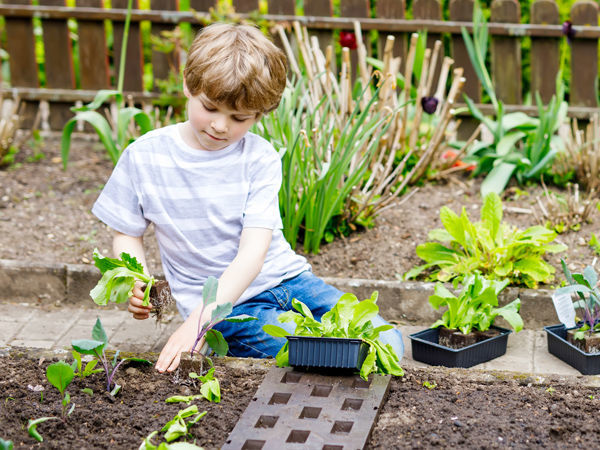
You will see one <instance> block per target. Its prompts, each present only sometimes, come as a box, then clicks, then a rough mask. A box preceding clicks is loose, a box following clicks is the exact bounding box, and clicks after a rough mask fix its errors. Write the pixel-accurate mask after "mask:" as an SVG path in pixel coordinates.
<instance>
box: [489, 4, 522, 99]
mask: <svg viewBox="0 0 600 450" xmlns="http://www.w3.org/2000/svg"><path fill="white" fill-rule="evenodd" d="M491 10H492V13H491V18H490V21H491V22H503V23H519V20H520V18H521V6H520V5H519V2H518V1H517V0H494V1H493V2H492V7H491ZM492 80H493V81H494V86H495V88H496V96H497V97H498V99H500V100H502V101H503V102H504V103H510V104H519V105H520V104H521V103H522V97H521V41H520V38H515V37H504V36H501V37H494V39H493V40H492Z"/></svg>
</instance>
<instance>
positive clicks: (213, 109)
mask: <svg viewBox="0 0 600 450" xmlns="http://www.w3.org/2000/svg"><path fill="white" fill-rule="evenodd" d="M202 106H203V107H204V109H205V110H207V111H209V112H213V111H216V110H217V108H213V107H212V106H208V105H207V104H205V103H202Z"/></svg>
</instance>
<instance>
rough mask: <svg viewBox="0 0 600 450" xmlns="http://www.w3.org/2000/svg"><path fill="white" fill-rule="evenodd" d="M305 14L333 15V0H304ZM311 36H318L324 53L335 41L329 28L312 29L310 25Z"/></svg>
mask: <svg viewBox="0 0 600 450" xmlns="http://www.w3.org/2000/svg"><path fill="white" fill-rule="evenodd" d="M304 15H305V16H325V17H331V16H333V5H332V4H331V0H304ZM308 32H309V35H310V36H316V37H317V39H319V46H320V47H321V50H322V51H323V53H325V49H326V48H327V46H328V45H331V44H332V42H333V38H332V33H331V31H327V30H311V29H310V27H308Z"/></svg>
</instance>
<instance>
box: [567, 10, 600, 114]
mask: <svg viewBox="0 0 600 450" xmlns="http://www.w3.org/2000/svg"><path fill="white" fill-rule="evenodd" d="M571 22H572V23H573V26H574V27H575V30H576V31H575V38H574V39H573V40H572V41H571V96H570V99H569V100H570V103H571V104H572V105H579V106H596V105H597V104H598V102H597V96H598V93H597V92H596V83H597V78H598V40H597V39H577V28H580V27H582V26H586V25H587V26H590V25H592V26H597V25H598V6H597V5H596V3H595V2H593V1H589V0H583V1H579V2H577V3H575V4H574V5H573V7H572V8H571Z"/></svg>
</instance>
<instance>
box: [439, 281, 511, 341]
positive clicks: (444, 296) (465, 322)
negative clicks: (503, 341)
mask: <svg viewBox="0 0 600 450" xmlns="http://www.w3.org/2000/svg"><path fill="white" fill-rule="evenodd" d="M507 285H508V280H504V281H495V280H488V279H486V278H485V277H484V276H482V275H481V274H480V273H479V272H475V273H474V274H473V275H469V276H468V277H467V278H465V280H464V283H463V286H462V290H461V292H460V294H459V295H458V297H457V296H455V295H454V294H453V293H452V292H450V291H449V290H448V289H446V287H445V286H444V285H443V284H442V283H436V285H435V292H434V294H433V295H431V296H430V297H429V304H430V305H431V306H432V307H433V309H436V310H437V309H440V308H442V307H445V308H447V310H446V311H445V312H444V314H443V316H442V318H441V319H439V320H437V321H436V322H435V323H434V324H433V325H431V328H437V327H440V326H443V327H446V328H448V329H451V330H455V329H458V330H460V331H461V332H462V333H464V334H469V333H470V332H471V331H472V330H479V331H486V330H487V329H489V328H490V326H492V325H493V323H494V320H495V318H496V317H498V316H502V317H503V318H504V319H505V320H506V321H507V322H508V323H509V324H510V326H511V327H512V328H513V329H514V330H515V331H516V332H519V331H521V330H522V329H523V319H522V318H521V316H520V315H519V309H520V307H521V300H519V299H518V298H517V299H515V300H513V301H512V302H511V303H509V304H508V305H505V306H503V307H501V308H497V306H498V294H499V293H500V291H501V290H502V289H504V288H505V287H506V286H507Z"/></svg>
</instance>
